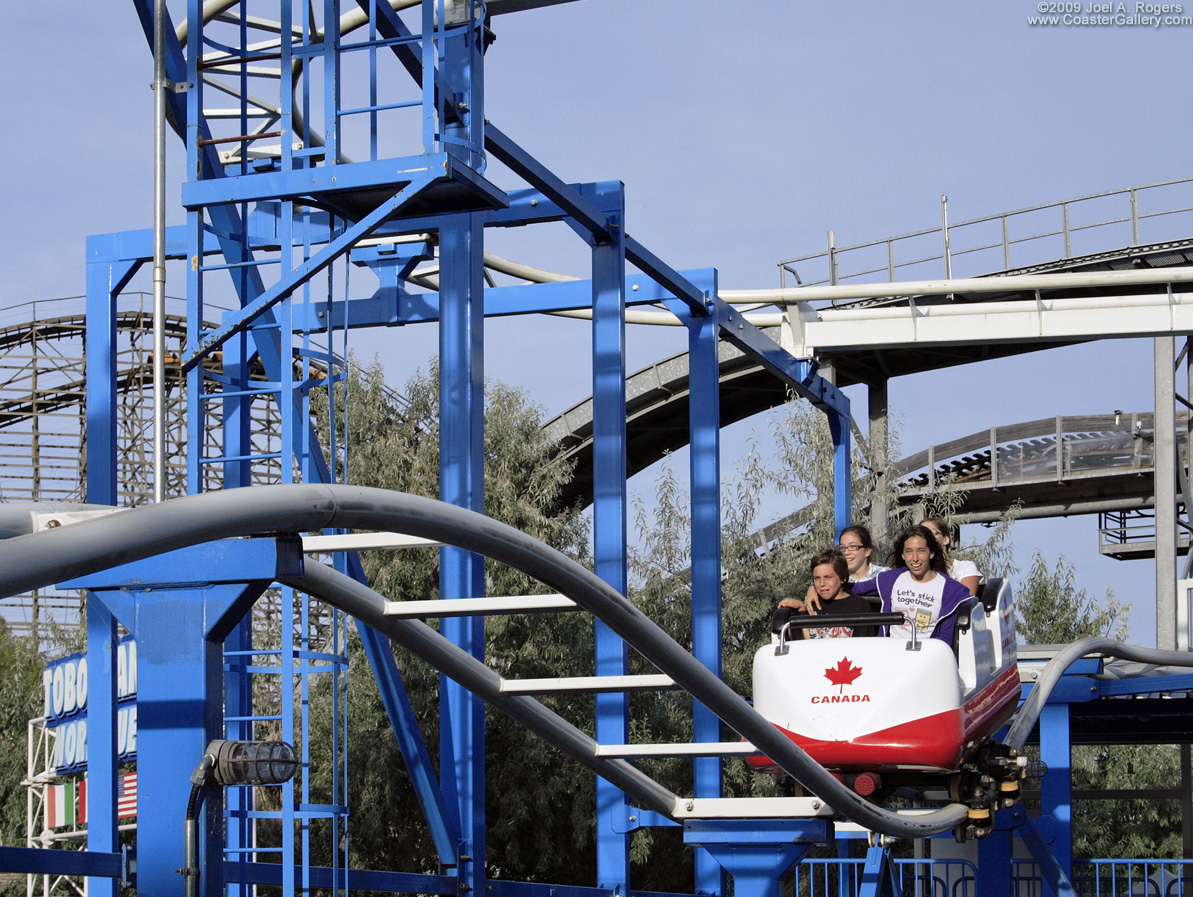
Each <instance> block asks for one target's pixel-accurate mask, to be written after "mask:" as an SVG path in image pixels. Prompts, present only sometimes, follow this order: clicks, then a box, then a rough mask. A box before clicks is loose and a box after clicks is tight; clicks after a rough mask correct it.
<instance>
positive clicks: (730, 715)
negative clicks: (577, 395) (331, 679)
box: [0, 485, 1193, 838]
mask: <svg viewBox="0 0 1193 897" xmlns="http://www.w3.org/2000/svg"><path fill="white" fill-rule="evenodd" d="M325 528H346V529H371V530H389V531H394V532H399V533H404V534H408V535H413V536H421V537H424V538H427V539H431V540H434V541H437V542H443V543H446V544H450V545H455V546H459V547H461V548H464V549H466V550H468V551H472V552H476V553H477V554H481V555H484V556H486V557H490V558H493V559H494V560H497V561H500V562H502V563H504V564H508V565H509V566H511V567H514V568H516V569H518V570H521V571H523V572H525V573H527V574H528V575H530V576H533V577H534V578H535V579H537V580H539V581H540V582H542V583H543V584H544V585H546V586H548V587H550V588H552V589H555V590H557V591H558V592H560V593H562V594H564V595H566V596H567V597H569V598H571V599H572V600H573V601H575V602H576V604H577V605H578V606H580V607H581V608H583V609H585V610H587V611H589V612H590V613H592V614H593V615H594V616H596V617H599V618H600V619H601V620H603V621H604V622H605V623H606V624H607V625H608V626H609V627H610V628H611V629H613V630H614V631H615V632H616V633H617V634H618V635H620V636H621V637H622V638H623V639H625V640H626V642H627V643H628V644H630V645H631V646H632V647H633V648H635V649H636V650H637V651H639V652H640V653H641V654H642V655H643V656H645V657H646V658H648V659H649V660H650V661H651V662H652V663H654V664H655V665H656V666H657V667H658V668H659V669H660V670H661V671H662V672H663V673H665V674H667V675H668V676H670V677H671V678H672V679H673V680H674V681H675V682H676V684H677V685H679V686H680V687H682V688H683V689H685V690H686V691H688V692H689V693H690V694H691V695H692V696H693V697H695V698H696V699H697V700H699V701H701V702H702V703H703V704H704V705H705V706H707V707H708V708H709V709H710V710H712V711H713V713H715V714H716V715H717V716H718V717H720V718H721V719H722V720H723V721H724V722H725V723H726V724H727V725H729V726H730V727H731V728H732V729H733V730H735V731H736V732H737V733H738V734H740V735H741V736H742V737H744V738H746V739H748V740H749V741H751V742H752V743H753V744H754V745H755V746H756V747H757V748H758V749H759V751H760V752H762V753H765V754H767V755H768V756H770V757H771V758H772V759H773V760H775V761H776V762H777V763H778V764H779V766H781V767H782V768H783V769H784V770H785V771H786V772H788V773H789V774H791V775H793V776H795V778H796V779H798V780H799V781H800V782H802V783H803V784H804V785H805V786H807V787H808V788H809V789H811V790H812V791H813V792H814V793H815V794H817V795H818V796H819V797H821V798H823V799H824V800H825V801H827V802H828V803H829V804H830V805H831V806H832V807H834V809H835V810H836V811H837V812H838V813H840V814H841V815H842V816H845V817H846V818H848V819H851V820H853V821H855V822H858V823H860V824H862V825H864V826H866V827H867V828H869V829H872V830H873V831H876V832H880V833H882V834H887V835H893V836H896V837H905V838H908V837H910V838H914V837H924V836H926V835H930V834H935V833H938V832H943V831H947V830H949V829H951V828H953V827H955V826H956V825H958V824H959V823H961V822H962V821H963V820H964V819H965V818H966V815H967V810H966V807H965V806H964V805H961V804H951V805H949V806H947V807H944V808H942V809H938V810H934V811H930V812H928V813H925V814H923V815H918V816H903V815H899V814H896V813H893V812H890V811H888V810H884V809H881V808H879V807H875V806H874V805H872V804H870V803H869V802H867V801H866V800H864V799H863V798H861V797H860V796H858V795H857V794H855V793H854V792H853V791H851V790H850V789H848V788H846V787H845V786H844V785H842V784H841V783H840V782H838V781H837V780H836V779H835V778H833V777H832V775H830V774H829V773H828V772H827V771H826V770H824V769H823V768H822V767H821V766H819V765H818V764H816V763H815V762H814V761H813V760H812V759H811V758H810V757H809V756H808V755H807V754H806V753H804V752H803V751H802V750H801V749H800V748H798V747H797V746H796V745H795V744H793V743H792V742H791V741H789V740H788V739H787V738H786V737H785V736H783V735H781V734H780V733H779V731H778V730H777V729H776V728H775V727H774V726H772V725H771V724H770V723H769V722H767V721H766V720H765V719H764V718H763V717H762V716H760V715H759V714H757V713H755V712H754V710H753V708H751V707H750V706H749V705H748V704H747V703H746V702H745V700H744V699H743V698H742V697H741V696H740V695H738V694H736V693H735V692H733V691H732V690H731V689H730V688H729V687H728V686H727V685H725V683H724V682H722V681H721V680H720V679H718V678H717V677H716V676H714V675H713V674H712V673H711V672H710V671H709V670H708V669H707V668H706V667H704V665H703V664H701V663H699V662H698V661H697V660H696V659H695V658H694V657H693V656H692V655H691V654H689V653H688V652H687V651H685V650H684V649H683V648H681V647H680V646H679V645H678V644H677V643H676V642H675V641H673V640H672V639H671V637H670V636H668V635H667V634H666V633H665V632H664V631H663V630H662V629H660V628H659V627H658V626H657V625H656V624H655V623H653V622H652V621H651V620H650V619H649V618H647V617H646V616H645V615H643V614H642V612H641V611H639V610H638V609H637V608H636V607H634V606H633V605H632V604H631V603H630V602H629V601H628V600H626V598H625V597H623V596H622V595H620V594H619V593H618V592H616V591H615V590H614V589H612V588H611V587H610V586H608V585H607V584H605V583H604V582H603V581H601V580H600V579H598V578H597V577H596V576H595V575H594V574H593V573H592V572H590V571H589V570H587V569H586V568H584V567H582V566H580V565H579V564H577V563H576V562H575V561H573V560H571V559H570V558H568V557H566V556H565V555H563V554H561V553H560V552H558V551H556V550H554V549H553V548H551V547H549V546H547V545H545V544H543V543H541V542H539V541H538V540H536V539H533V538H531V537H530V536H527V535H526V534H524V533H522V532H520V531H518V530H516V529H514V528H512V527H509V526H506V525H505V524H502V523H498V522H497V521H494V520H492V519H490V518H488V517H484V516H483V515H480V514H477V513H475V512H472V511H467V510H464V509H462V508H457V507H454V506H452V505H448V504H444V503H443V502H439V501H434V500H432V499H428V498H422V497H419V496H414V495H408V494H405V493H397V492H387V491H385V490H382V489H370V488H365V487H357V486H322V485H293V486H258V487H246V488H242V489H230V490H225V491H221V492H209V493H204V494H202V495H196V496H191V497H187V498H179V499H175V500H172V501H168V502H164V503H162V504H159V505H150V506H147V507H142V508H137V509H134V510H129V511H123V512H120V513H116V514H112V515H110V516H106V517H103V518H99V519H96V520H91V521H87V522H82V523H76V524H72V525H69V526H63V527H59V528H57V529H51V530H47V531H44V532H38V533H31V534H26V535H22V536H17V537H16V538H11V539H7V540H4V541H2V542H0V595H2V596H4V597H7V596H10V595H15V594H20V593H22V592H25V591H28V590H29V589H33V588H39V587H42V586H46V585H50V584H52V583H55V582H61V581H64V580H67V579H72V578H75V577H79V576H84V575H86V574H89V573H94V572H96V571H99V570H103V569H107V568H110V567H114V566H117V565H120V564H127V563H132V562H134V561H138V560H142V559H144V558H147V557H151V556H153V555H157V554H161V553H163V552H167V551H172V550H176V549H180V548H184V547H187V546H189V545H195V544H200V543H203V542H209V541H212V540H215V539H227V538H236V537H245V536H252V535H276V534H287V533H300V532H318V531H320V530H322V529H325ZM284 583H285V584H286V585H290V586H293V587H295V588H298V589H301V590H303V591H306V592H308V593H310V594H311V595H314V596H316V597H318V598H321V599H323V600H325V601H327V602H329V603H331V604H333V605H335V606H336V607H339V608H342V609H343V610H345V611H346V612H348V613H349V614H351V615H352V616H354V617H356V618H357V619H358V620H360V621H362V622H364V623H366V624H368V625H370V626H373V627H374V628H376V629H378V630H379V631H381V632H383V633H385V634H386V635H388V636H389V637H390V638H393V639H394V640H395V641H397V642H399V643H401V644H402V645H403V646H404V647H406V648H407V649H408V650H410V651H411V652H412V653H414V654H416V655H417V656H419V657H421V658H422V659H424V660H426V661H428V662H429V663H431V664H433V665H434V666H436V667H437V668H439V669H441V670H442V671H443V672H444V673H446V674H447V675H448V676H450V677H452V678H453V679H455V680H456V681H458V682H460V683H461V684H462V685H464V686H465V687H466V688H468V689H469V690H471V691H473V692H474V693H475V694H477V695H479V696H480V697H482V698H484V699H485V700H486V701H489V702H490V703H492V704H493V705H494V706H495V707H496V708H497V709H498V710H500V711H502V712H503V713H505V714H506V715H508V716H510V717H511V718H513V719H514V720H515V721H517V722H519V723H521V724H522V725H524V726H526V727H527V728H528V729H530V730H531V731H532V732H534V733H535V734H537V735H538V736H540V737H541V738H543V739H544V740H545V741H547V742H548V743H550V744H552V745H553V746H555V747H557V748H559V749H560V750H561V751H563V752H564V753H565V754H567V755H568V756H570V757H572V758H573V759H575V760H577V761H578V762H580V763H582V764H583V765H585V766H587V767H588V768H590V769H592V770H593V771H594V772H596V773H597V774H598V775H600V776H602V777H604V778H606V779H608V780H609V781H611V782H614V783H615V784H617V785H618V786H619V787H621V788H623V789H624V790H625V791H626V792H627V793H628V794H629V795H630V797H631V799H633V800H635V801H638V802H640V803H641V804H643V805H644V806H646V807H648V808H649V809H652V810H655V811H656V812H659V813H663V814H665V815H668V816H675V815H676V811H677V809H678V806H679V804H680V802H681V800H682V798H680V797H678V796H677V795H675V794H673V793H672V792H671V791H669V790H668V789H666V788H664V787H663V786H661V785H660V784H659V783H657V782H655V781H654V780H653V779H651V778H650V777H648V776H647V775H645V774H644V773H642V772H641V771H640V770H638V769H637V768H635V767H634V766H632V765H630V764H629V763H627V762H625V761H623V760H616V759H609V758H603V757H600V756H598V753H597V747H598V746H597V744H596V742H595V741H593V740H592V738H590V737H589V736H588V735H586V734H585V733H583V732H582V731H580V730H579V729H577V728H575V727H574V726H572V725H571V724H570V723H568V722H567V721H566V720H563V719H562V718H560V717H559V716H557V715H556V714H555V713H553V712H552V711H550V710H549V709H547V708H546V707H545V706H543V705H542V704H541V703H539V702H538V701H536V700H534V699H533V698H529V697H526V696H519V695H510V694H503V693H502V691H501V683H502V679H501V677H500V676H499V675H498V674H497V673H495V672H494V671H493V670H491V669H489V668H488V667H486V666H485V665H484V664H483V663H481V662H479V661H477V660H475V659H474V658H472V657H471V656H470V655H468V654H467V653H466V652H464V651H462V650H461V649H460V648H458V647H456V646H455V645H454V644H452V643H451V642H450V641H448V640H447V639H445V638H443V637H442V636H441V635H439V634H438V633H437V632H435V631H434V630H433V629H431V628H430V627H429V626H427V625H426V624H425V623H422V622H419V621H417V620H405V619H393V618H392V617H389V616H387V615H386V614H385V603H386V602H385V599H384V598H383V597H382V596H381V595H379V594H377V593H376V592H374V591H373V590H372V589H370V588H369V587H368V586H365V585H362V584H361V583H358V582H356V581H355V580H353V579H351V578H349V577H346V576H344V575H342V574H340V573H337V572H335V571H333V570H331V569H330V568H328V567H325V566H323V565H321V564H317V563H313V562H310V561H308V562H307V564H306V571H305V572H304V573H303V575H301V576H294V577H288V578H286V579H285V580H284ZM1091 652H1098V653H1103V654H1109V655H1112V656H1118V657H1125V658H1128V659H1134V660H1143V661H1146V662H1149V663H1164V664H1180V665H1193V656H1190V655H1189V654H1188V653H1187V652H1170V651H1155V650H1151V649H1145V648H1134V647H1131V646H1124V645H1121V644H1119V643H1117V642H1113V641H1110V640H1108V639H1087V640H1085V641H1083V642H1078V643H1076V644H1075V645H1073V646H1071V647H1070V648H1069V649H1067V650H1066V651H1065V652H1062V654H1061V655H1059V656H1058V657H1057V658H1056V660H1055V661H1053V662H1052V664H1050V666H1049V668H1048V669H1047V670H1046V672H1045V674H1044V677H1043V678H1042V679H1041V683H1040V687H1039V688H1037V689H1036V690H1035V692H1034V693H1033V701H1030V702H1028V704H1027V705H1025V707H1024V708H1023V711H1021V712H1020V713H1019V714H1018V717H1017V719H1016V721H1015V723H1014V725H1013V727H1012V730H1011V738H1010V740H1009V743H1011V744H1014V745H1017V746H1020V745H1022V743H1023V741H1024V740H1025V739H1026V737H1027V733H1028V732H1029V731H1030V730H1031V727H1032V725H1034V722H1035V718H1036V717H1037V716H1038V715H1039V711H1040V709H1041V708H1042V706H1043V701H1044V700H1045V699H1046V696H1047V691H1048V690H1050V688H1051V685H1052V684H1053V683H1054V682H1055V681H1056V680H1057V679H1058V678H1059V676H1060V673H1061V672H1063V670H1064V668H1065V667H1066V666H1067V665H1068V664H1069V663H1071V662H1072V661H1073V660H1076V659H1077V658H1078V657H1080V656H1082V655H1083V654H1086V653H1091Z"/></svg>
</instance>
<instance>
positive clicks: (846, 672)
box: [824, 657, 862, 694]
mask: <svg viewBox="0 0 1193 897" xmlns="http://www.w3.org/2000/svg"><path fill="white" fill-rule="evenodd" d="M861 674H862V668H861V667H855V666H854V665H853V664H852V663H851V662H850V660H849V658H848V657H842V658H841V659H840V660H838V661H837V665H836V666H835V667H829V668H828V669H826V670H825V671H824V677H825V678H826V679H828V681H829V682H831V683H833V685H839V686H841V693H842V694H843V693H844V692H845V686H846V685H852V684H853V680H854V679H856V678H857V677H858V676H860V675H861Z"/></svg>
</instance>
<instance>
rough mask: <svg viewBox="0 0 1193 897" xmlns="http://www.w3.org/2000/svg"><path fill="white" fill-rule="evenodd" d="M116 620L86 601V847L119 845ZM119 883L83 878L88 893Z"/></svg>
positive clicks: (110, 890) (98, 896) (108, 894)
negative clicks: (117, 812)
mask: <svg viewBox="0 0 1193 897" xmlns="http://www.w3.org/2000/svg"><path fill="white" fill-rule="evenodd" d="M115 649H116V620H115V619H114V618H113V617H112V615H111V614H110V613H109V612H108V609H107V608H106V607H105V606H104V605H103V603H102V602H100V601H98V600H95V599H93V598H92V596H91V595H90V593H89V594H88V601H87V671H88V689H87V849H88V850H94V851H98V852H103V853H116V852H118V851H119V850H120V835H119V832H118V830H117V819H116V775H117V768H118V765H119V761H118V760H117V731H116V712H117V710H116V702H117V697H116V650H115ZM119 884H120V883H119V882H118V881H117V880H116V879H112V878H89V879H87V893H88V894H90V895H92V897H116V895H117V894H118V893H119V891H120V888H119Z"/></svg>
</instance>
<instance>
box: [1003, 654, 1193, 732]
mask: <svg viewBox="0 0 1193 897" xmlns="http://www.w3.org/2000/svg"><path fill="white" fill-rule="evenodd" d="M1093 654H1101V655H1104V656H1106V657H1118V658H1121V659H1122V660H1133V661H1137V662H1139V663H1148V664H1154V665H1156V666H1179V667H1193V653H1190V652H1188V651H1162V650H1160V649H1159V648H1144V647H1142V646H1140V645H1124V644H1123V643H1122V642H1119V641H1116V640H1115V639H1111V638H1099V637H1097V636H1095V637H1093V638H1083V639H1081V640H1080V641H1076V642H1073V644H1071V645H1067V646H1066V647H1064V648H1062V649H1061V650H1060V651H1059V652H1058V653H1057V655H1056V656H1055V657H1053V658H1052V660H1050V661H1048V664H1047V665H1046V666H1045V667H1044V669H1043V671H1042V672H1041V673H1040V678H1039V679H1038V680H1037V681H1036V684H1035V687H1034V688H1032V690H1031V694H1029V695H1028V697H1027V700H1026V701H1024V702H1023V705H1022V706H1021V707H1020V708H1019V710H1018V711H1017V712H1016V713H1015V720H1014V722H1013V723H1012V724H1011V728H1010V729H1009V730H1008V731H1007V737H1006V743H1007V744H1009V745H1010V746H1011V747H1013V748H1018V749H1022V748H1023V745H1024V744H1025V743H1026V742H1027V736H1028V735H1030V734H1031V730H1032V727H1034V726H1035V724H1036V721H1037V720H1038V719H1039V718H1040V713H1041V711H1043V709H1044V705H1045V704H1046V703H1047V702H1048V696H1049V695H1050V694H1052V689H1054V688H1055V687H1056V684H1057V683H1058V682H1060V677H1061V676H1062V675H1064V672H1065V670H1067V669H1068V668H1069V667H1070V666H1072V665H1073V664H1074V663H1076V662H1077V661H1078V660H1080V659H1081V658H1083V657H1086V656H1089V655H1093Z"/></svg>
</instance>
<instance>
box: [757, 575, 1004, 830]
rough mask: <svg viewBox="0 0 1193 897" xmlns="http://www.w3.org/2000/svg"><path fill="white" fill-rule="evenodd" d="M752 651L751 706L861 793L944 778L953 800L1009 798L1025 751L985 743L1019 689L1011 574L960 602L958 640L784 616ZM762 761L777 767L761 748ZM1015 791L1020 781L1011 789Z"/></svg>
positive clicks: (876, 619) (893, 617)
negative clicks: (822, 633)
mask: <svg viewBox="0 0 1193 897" xmlns="http://www.w3.org/2000/svg"><path fill="white" fill-rule="evenodd" d="M785 612H790V609H789V608H780V609H779V611H777V612H776V613H775V619H774V621H773V623H772V629H773V630H774V634H773V637H772V643H771V644H770V645H765V646H763V647H762V648H760V649H759V650H758V653H757V654H755V655H754V709H755V710H757V711H758V712H759V713H761V714H762V715H763V716H764V717H766V718H767V719H768V720H770V721H771V722H772V723H774V724H775V726H777V727H778V728H779V729H780V730H781V731H782V732H783V733H784V734H786V735H787V737H788V738H790V739H791V740H792V741H794V742H795V743H796V744H797V745H799V746H800V747H801V748H803V749H804V750H805V751H807V752H808V754H809V755H811V757H812V758H813V759H814V760H816V761H817V762H818V763H820V764H821V765H822V766H824V767H825V768H826V769H828V770H830V771H832V772H834V773H837V774H838V775H839V776H840V777H841V778H842V780H843V781H845V782H846V783H847V784H849V785H851V787H853V788H854V789H855V790H856V791H857V792H858V793H859V794H862V795H864V796H867V797H872V798H875V799H876V798H878V797H881V796H882V794H880V793H878V792H880V791H881V792H882V793H883V794H885V793H889V792H890V791H893V790H894V789H895V788H899V787H904V786H913V787H916V788H917V789H923V788H925V787H933V786H934V787H935V788H936V789H940V788H941V786H942V785H946V786H947V787H948V789H949V792H950V794H949V796H950V797H951V798H952V799H953V800H960V801H964V802H967V803H970V805H971V807H972V806H975V805H976V804H983V805H985V806H986V807H991V806H993V805H994V804H996V803H999V802H1001V804H1002V805H1006V806H1009V805H1012V804H1013V803H1014V800H1015V798H1017V795H1018V782H1019V778H1020V769H1021V767H1022V765H1023V764H1022V761H1021V760H1020V759H1019V758H1018V757H1017V756H1016V755H1015V754H1014V752H1011V751H1009V750H1008V749H1006V748H1004V747H1002V746H1001V745H997V744H993V743H990V744H988V743H987V740H988V739H989V738H990V737H991V736H992V735H993V734H994V733H995V732H997V731H998V729H999V728H1001V727H1002V725H1003V724H1004V723H1005V722H1006V721H1007V719H1008V718H1009V717H1010V716H1011V714H1012V713H1013V712H1014V710H1015V707H1016V705H1017V701H1018V698H1019V695H1020V686H1019V675H1018V670H1017V667H1016V663H1015V618H1014V613H1013V609H1012V596H1011V588H1010V586H1009V584H1007V583H1004V582H1003V581H1002V580H1000V579H992V580H990V581H989V582H987V583H986V584H985V586H984V587H983V589H982V590H981V591H980V592H979V595H978V596H977V597H974V598H971V599H969V600H968V601H967V602H965V603H964V604H963V605H962V606H961V607H960V608H959V609H958V611H957V614H958V616H957V623H956V628H955V634H954V639H953V645H952V648H951V649H950V646H949V645H948V644H946V643H945V642H943V641H941V640H940V639H934V638H929V639H920V640H918V641H908V640H906V639H902V638H883V637H879V638H825V639H807V640H795V639H794V637H793V631H794V630H796V629H800V628H812V627H815V626H817V625H820V626H823V625H824V622H825V619H826V618H825V617H823V616H821V617H808V616H805V615H802V614H801V615H798V616H793V617H790V618H788V614H787V613H785ZM831 619H832V621H833V624H834V625H847V626H848V625H855V626H856V625H871V626H872V625H875V624H879V625H890V624H892V623H898V622H902V615H901V614H859V615H854V616H850V617H848V618H846V617H845V616H840V615H838V616H833V617H832V618H831ZM747 761H748V762H749V763H750V765H751V766H752V767H754V768H755V769H756V770H759V771H760V772H781V770H779V769H778V768H777V767H776V766H775V764H774V763H773V762H772V761H771V760H770V759H769V758H768V757H765V756H761V755H755V756H751V757H748V758H747ZM1012 792H1013V793H1012Z"/></svg>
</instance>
